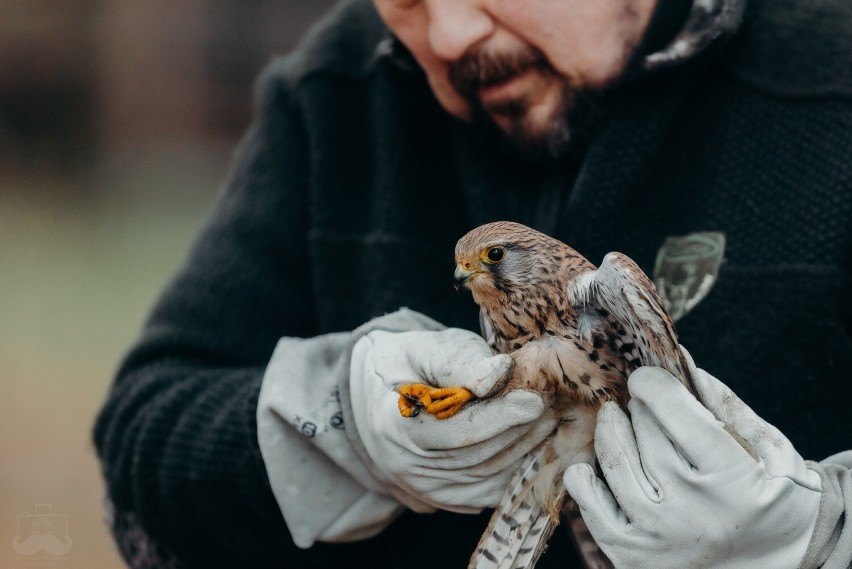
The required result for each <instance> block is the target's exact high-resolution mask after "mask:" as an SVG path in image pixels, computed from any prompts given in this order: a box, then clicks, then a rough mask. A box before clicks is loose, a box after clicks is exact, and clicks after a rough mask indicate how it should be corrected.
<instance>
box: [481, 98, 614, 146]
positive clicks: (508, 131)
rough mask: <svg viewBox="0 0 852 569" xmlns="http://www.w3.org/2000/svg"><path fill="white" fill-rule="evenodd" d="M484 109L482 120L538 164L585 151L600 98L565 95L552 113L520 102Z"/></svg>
mask: <svg viewBox="0 0 852 569" xmlns="http://www.w3.org/2000/svg"><path fill="white" fill-rule="evenodd" d="M482 111H483V112H482V114H481V115H482V116H481V118H482V120H485V121H487V122H488V123H490V124H491V125H492V127H494V128H495V130H497V131H499V132H500V133H501V134H502V136H501V137H502V138H505V140H506V141H507V142H508V143H509V144H510V145H511V147H513V148H514V149H515V151H516V152H517V153H519V154H520V155H521V156H522V157H523V158H524V159H525V160H527V161H530V162H536V163H544V162H553V161H557V160H561V159H563V158H565V157H567V156H569V155H573V154H576V153H580V152H582V150H583V149H584V148H585V146H586V143H587V141H588V138H589V136H590V135H591V133H592V131H593V130H594V127H595V126H596V125H597V124H598V122H599V119H600V111H599V107H598V104H597V97H596V96H594V95H593V94H587V93H582V94H581V96H577V94H576V93H573V92H572V93H565V94H563V98H562V100H561V101H560V104H559V105H556V106H555V107H554V108H553V109H550V110H549V112H541V109H531V108H524V107H523V106H522V105H521V104H520V103H518V104H516V105H515V107H514V108H513V107H510V106H509V105H504V106H503V107H501V108H490V109H482ZM536 111H539V112H536Z"/></svg>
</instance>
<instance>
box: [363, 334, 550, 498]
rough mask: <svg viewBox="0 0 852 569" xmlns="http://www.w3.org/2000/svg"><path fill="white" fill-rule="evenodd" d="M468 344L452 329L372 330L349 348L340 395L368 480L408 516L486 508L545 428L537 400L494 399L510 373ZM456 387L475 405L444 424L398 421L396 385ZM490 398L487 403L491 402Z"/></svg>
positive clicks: (525, 396) (480, 347) (470, 337)
mask: <svg viewBox="0 0 852 569" xmlns="http://www.w3.org/2000/svg"><path fill="white" fill-rule="evenodd" d="M512 367H513V366H512V359H511V357H509V356H508V355H496V356H495V355H492V353H491V350H490V348H489V347H488V345H487V344H486V343H485V341H484V340H483V339H482V338H481V337H479V336H478V335H476V334H474V333H472V332H468V331H466V330H460V329H454V328H450V329H446V330H441V331H414V332H388V331H384V330H375V331H373V332H370V333H368V334H366V335H365V336H364V337H362V338H361V339H360V340H358V342H357V343H356V344H355V346H354V349H353V352H352V359H351V363H350V375H349V390H350V397H351V401H352V410H353V416H354V420H355V425H356V427H357V431H358V435H359V437H360V439H361V442H362V443H363V445H364V448H365V449H366V452H367V453H368V455H369V458H370V461H371V462H372V466H371V471H372V472H373V475H374V476H375V477H376V478H378V479H379V480H380V481H382V483H383V484H384V485H385V487H386V488H387V489H388V491H389V492H390V493H391V494H392V495H393V496H394V497H395V498H396V499H398V500H399V501H400V502H402V503H403V504H405V505H406V506H408V507H409V508H411V509H413V510H415V511H418V512H430V511H433V510H434V509H435V508H440V509H445V510H451V511H455V512H465V513H469V512H477V511H479V510H481V509H482V508H485V507H489V506H494V505H496V504H497V503H498V501H499V499H500V496H501V494H502V492H503V490H504V488H505V485H506V484H507V482H508V479H509V477H510V476H511V474H512V473H513V471H514V470H515V468H516V467H517V466H518V464H519V463H520V461H521V459H522V458H523V456H524V455H525V454H526V453H527V452H529V451H530V450H532V449H533V448H534V447H535V446H537V445H538V444H539V443H540V442H541V441H542V440H544V438H545V437H546V436H547V435H548V434H549V433H550V432H551V431H552V430H553V429H554V428H555V426H556V418H555V417H554V416H553V415H552V414H550V413H549V412H548V411H547V410H546V409H545V406H544V402H543V401H542V399H541V396H539V395H538V394H537V393H535V392H532V391H524V390H513V391H511V392H509V393H507V394H505V395H503V394H499V395H494V394H495V393H498V392H499V390H500V388H501V387H502V386H503V384H504V383H505V382H506V381H507V380H508V378H509V376H510V374H511V370H512ZM407 383H428V384H430V385H434V386H436V387H465V388H467V389H469V390H470V391H472V392H473V393H474V394H475V395H476V396H477V397H486V399H483V400H481V401H475V402H471V403H469V404H467V405H466V406H465V407H464V408H462V409H461V411H459V412H458V413H456V414H455V415H453V416H452V417H449V418H447V419H436V418H435V417H434V416H433V415H430V414H427V413H420V414H419V415H417V416H416V417H403V416H402V415H401V414H400V411H399V406H398V398H399V394H398V393H397V391H396V390H395V389H396V388H398V386H399V385H401V384H407ZM492 395H493V397H491V396H492Z"/></svg>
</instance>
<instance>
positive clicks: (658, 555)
mask: <svg viewBox="0 0 852 569" xmlns="http://www.w3.org/2000/svg"><path fill="white" fill-rule="evenodd" d="M687 356H688V354H687ZM687 359H690V358H688V357H687ZM690 361H691V360H690ZM693 375H694V377H695V382H696V388H697V391H698V392H699V397H700V398H701V400H702V402H703V403H704V405H705V406H706V408H705V407H704V406H702V405H701V404H700V403H698V401H696V400H695V398H694V397H692V395H690V394H689V393H688V391H687V390H686V389H685V388H684V387H683V386H682V385H681V384H680V383H679V382H678V381H677V379H675V378H674V377H673V376H672V375H671V374H669V373H668V372H666V371H664V370H662V369H659V368H640V369H637V370H636V371H635V372H633V374H632V375H631V376H630V379H629V381H628V388H629V390H630V394H631V396H632V399H631V401H630V403H629V405H628V409H629V411H630V417H628V416H627V415H626V414H625V413H624V412H623V411H621V409H619V408H618V407H617V406H616V405H614V404H606V405H604V407H603V408H602V409H601V410H600V412H599V414H598V423H597V429H596V431H595V452H596V454H597V456H598V460H599V462H600V465H601V470H602V471H603V474H604V477H605V478H606V482H607V484H608V485H609V488H607V486H606V485H604V483H603V481H601V480H600V479H599V478H598V477H597V476H596V475H595V472H594V470H593V468H592V467H591V466H589V465H586V464H578V465H575V466H572V467H571V468H569V469H568V471H567V472H566V473H565V477H564V482H565V487H566V489H567V490H568V492H569V493H570V494H571V496H572V497H573V498H574V500H575V501H576V502H577V504H578V505H579V507H580V511H581V513H582V515H583V519H584V520H585V522H586V525H587V526H588V528H589V531H590V532H591V534H592V536H593V537H594V538H595V540H596V541H597V542H598V544H599V545H600V547H601V549H602V550H603V551H604V553H606V554H607V556H608V557H609V558H610V560H611V561H612V562H613V563H614V565H615V566H616V567H654V568H668V567H671V568H682V567H698V566H700V567H724V568H734V567H736V568H740V567H742V568H754V567H767V568H770V567H771V568H773V569H783V568H786V567H789V568H795V567H799V565H800V562H801V561H802V558H803V556H804V554H805V551H806V549H807V547H808V542H809V540H810V538H811V535H812V534H813V531H814V527H815V524H816V519H817V514H818V511H819V504H820V495H821V490H822V488H821V482H820V477H819V475H818V474H817V473H816V472H814V471H812V470H809V469H808V468H807V465H806V464H805V461H804V460H802V457H801V456H799V454H798V453H797V452H796V449H794V448H793V446H792V444H791V443H790V441H789V440H788V439H787V438H786V437H785V436H784V435H783V434H781V432H779V431H778V430H777V429H776V428H775V427H773V426H772V425H770V424H768V423H766V422H765V421H763V420H762V419H761V418H760V417H758V416H757V415H756V414H755V413H754V412H753V411H752V410H751V409H750V408H749V407H748V406H747V405H745V403H743V402H742V401H741V400H740V399H739V398H738V397H737V396H736V395H735V394H734V393H733V392H732V391H731V390H730V389H728V388H727V387H726V386H725V385H724V384H722V383H721V382H720V381H719V380H717V379H715V378H714V377H712V376H710V375H709V374H707V373H706V372H704V371H703V370H699V369H694V366H693ZM708 409H709V410H708ZM720 421H721V423H720ZM722 423H724V424H727V425H729V426H731V427H733V429H734V430H735V431H736V432H738V433H739V434H740V435H742V437H743V438H744V439H745V440H746V441H747V442H748V443H749V444H750V445H751V446H752V448H753V449H754V451H756V453H757V454H758V455H759V457H760V459H759V461H755V459H754V458H752V456H750V455H749V454H748V453H747V452H746V451H745V450H744V449H743V447H742V446H741V445H740V444H739V443H737V442H736V441H735V440H734V438H733V437H732V436H731V435H730V434H729V433H728V432H727V431H726V430H725V429H724V427H723V424H722Z"/></svg>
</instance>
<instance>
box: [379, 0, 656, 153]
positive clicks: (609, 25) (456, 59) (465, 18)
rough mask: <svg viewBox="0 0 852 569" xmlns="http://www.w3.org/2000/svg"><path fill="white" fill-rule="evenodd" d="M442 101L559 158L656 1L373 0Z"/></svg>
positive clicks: (621, 62)
mask: <svg viewBox="0 0 852 569" xmlns="http://www.w3.org/2000/svg"><path fill="white" fill-rule="evenodd" d="M374 2H375V4H376V7H377V8H378V11H379V13H380V14H381V16H382V19H383V20H384V21H385V23H386V24H387V25H388V27H389V28H390V29H391V30H392V31H393V32H394V34H395V35H396V36H397V38H399V40H400V41H401V42H402V43H403V44H405V46H406V47H407V48H408V49H409V50H410V51H411V53H412V55H413V56H414V58H415V59H416V60H417V62H418V63H419V64H420V66H421V67H422V68H423V70H424V71H425V73H426V76H427V78H428V80H429V84H430V85H431V87H432V90H433V91H434V93H435V96H436V97H437V99H438V101H439V102H440V103H441V105H442V106H443V107H444V109H446V110H447V111H448V112H449V113H451V114H453V115H455V116H457V117H459V118H461V119H464V120H470V121H477V120H483V119H490V121H492V122H493V123H494V124H496V125H497V126H498V127H499V128H500V130H502V131H503V132H505V133H506V134H507V135H508V136H509V137H510V138H511V139H512V140H513V141H514V142H515V143H516V144H517V145H518V146H519V147H521V148H528V149H532V150H535V151H544V152H547V153H550V154H552V155H554V154H558V153H559V150H560V148H562V147H564V146H566V145H567V143H568V142H569V140H570V139H571V138H572V137H573V136H574V134H575V133H574V130H576V129H577V128H578V127H579V125H581V124H583V123H584V122H586V121H587V120H588V117H587V116H585V115H586V114H588V113H589V108H588V102H589V101H590V100H593V99H594V94H595V93H597V92H599V91H600V90H601V89H603V88H605V87H606V86H607V85H608V84H610V83H612V82H613V81H614V80H615V79H617V78H618V76H619V74H620V73H621V71H622V70H623V69H624V67H625V65H626V64H627V62H628V60H629V58H630V56H631V54H632V52H633V50H634V49H635V47H636V45H637V44H638V42H639V40H640V38H641V36H642V33H643V32H644V31H645V28H646V27H647V25H648V21H649V19H650V16H651V12H652V11H653V8H654V5H655V4H656V0H374Z"/></svg>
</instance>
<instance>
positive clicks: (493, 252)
mask: <svg viewBox="0 0 852 569" xmlns="http://www.w3.org/2000/svg"><path fill="white" fill-rule="evenodd" d="M504 253H505V251H503V249H501V248H500V247H492V248H491V249H489V250H488V253H486V256H487V257H488V260H489V261H491V262H492V263H499V262H500V261H502V260H503V255H504Z"/></svg>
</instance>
